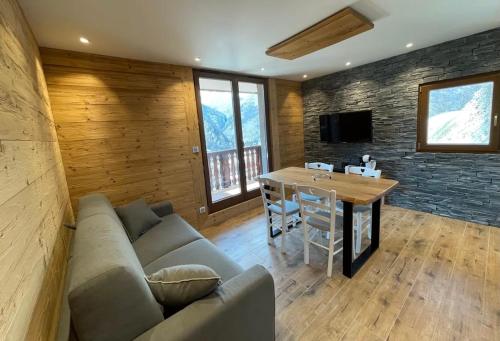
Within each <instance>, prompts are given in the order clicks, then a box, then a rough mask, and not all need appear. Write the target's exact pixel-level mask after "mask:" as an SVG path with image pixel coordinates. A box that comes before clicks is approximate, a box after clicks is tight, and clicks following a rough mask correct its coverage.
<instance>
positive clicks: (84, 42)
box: [80, 37, 90, 44]
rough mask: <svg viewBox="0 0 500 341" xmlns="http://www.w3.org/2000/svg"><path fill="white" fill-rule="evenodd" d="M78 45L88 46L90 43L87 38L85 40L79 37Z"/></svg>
mask: <svg viewBox="0 0 500 341" xmlns="http://www.w3.org/2000/svg"><path fill="white" fill-rule="evenodd" d="M80 43H82V44H90V41H89V40H88V39H87V38H85V37H80Z"/></svg>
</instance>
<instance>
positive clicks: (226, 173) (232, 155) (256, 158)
mask: <svg viewBox="0 0 500 341" xmlns="http://www.w3.org/2000/svg"><path fill="white" fill-rule="evenodd" d="M243 152H244V153H243V154H244V160H245V174H246V182H247V185H249V184H250V183H252V182H255V181H256V178H257V176H259V175H260V174H261V170H262V157H261V149H260V146H253V147H246V148H244V149H243ZM207 158H208V167H209V173H210V187H211V190H212V193H216V192H220V191H224V190H227V189H230V188H236V187H239V186H240V172H239V169H238V154H237V151H236V149H230V150H223V151H220V152H213V153H207Z"/></svg>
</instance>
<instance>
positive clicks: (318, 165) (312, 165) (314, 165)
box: [302, 162, 333, 201]
mask: <svg viewBox="0 0 500 341" xmlns="http://www.w3.org/2000/svg"><path fill="white" fill-rule="evenodd" d="M305 168H306V169H318V170H323V171H327V172H330V173H331V172H333V164H328V163H323V162H306V163H305ZM302 196H303V197H304V198H305V199H307V200H309V201H319V200H320V198H319V197H318V196H314V195H309V194H307V193H303V194H302Z"/></svg>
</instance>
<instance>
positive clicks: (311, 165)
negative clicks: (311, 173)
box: [305, 162, 333, 172]
mask: <svg viewBox="0 0 500 341" xmlns="http://www.w3.org/2000/svg"><path fill="white" fill-rule="evenodd" d="M305 168H306V169H319V170H324V171H327V172H333V164H329V163H323V162H306V163H305Z"/></svg>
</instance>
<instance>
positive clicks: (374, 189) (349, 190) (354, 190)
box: [261, 167, 399, 205]
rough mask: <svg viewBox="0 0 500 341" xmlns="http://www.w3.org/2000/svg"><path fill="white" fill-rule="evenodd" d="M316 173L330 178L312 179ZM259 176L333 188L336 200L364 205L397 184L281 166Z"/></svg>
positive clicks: (357, 176) (383, 194)
mask: <svg viewBox="0 0 500 341" xmlns="http://www.w3.org/2000/svg"><path fill="white" fill-rule="evenodd" d="M318 174H330V175H331V176H332V179H331V180H330V179H328V178H325V177H322V178H317V179H316V180H314V179H313V177H314V176H315V175H318ZM261 177H262V178H266V179H271V180H275V181H280V182H283V183H285V185H288V186H291V185H294V184H297V185H302V186H313V187H318V188H322V189H326V190H332V189H334V190H335V191H336V193H337V200H342V201H347V202H351V203H353V204H357V205H365V204H370V203H372V202H374V201H377V200H378V199H380V198H382V197H383V196H385V195H386V194H387V193H389V192H390V191H391V190H393V189H394V188H395V187H396V186H397V185H398V184H399V182H398V181H396V180H391V179H383V178H380V179H374V178H371V177H367V176H361V175H354V174H343V173H327V172H325V171H320V170H316V169H306V168H300V167H288V168H283V169H280V170H277V171H274V172H271V173H267V174H264V175H261Z"/></svg>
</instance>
